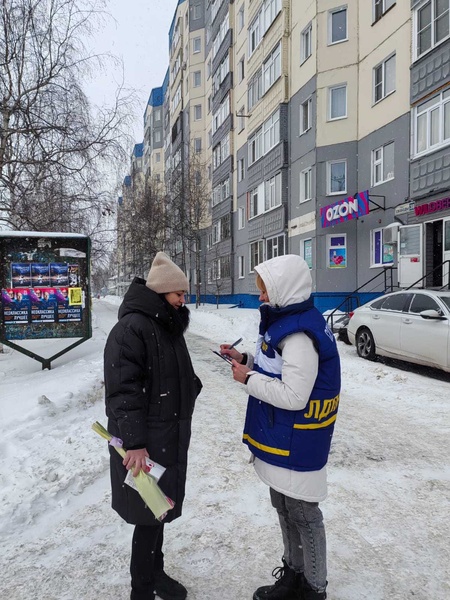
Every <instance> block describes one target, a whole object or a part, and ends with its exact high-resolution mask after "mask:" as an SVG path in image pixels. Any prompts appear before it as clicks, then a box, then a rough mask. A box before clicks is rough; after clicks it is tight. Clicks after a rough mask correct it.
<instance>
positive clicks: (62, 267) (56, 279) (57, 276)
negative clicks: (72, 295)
mask: <svg viewBox="0 0 450 600" xmlns="http://www.w3.org/2000/svg"><path fill="white" fill-rule="evenodd" d="M50 284H51V285H53V286H55V287H56V286H58V287H60V286H68V285H69V266H68V265H67V264H66V263H50Z"/></svg>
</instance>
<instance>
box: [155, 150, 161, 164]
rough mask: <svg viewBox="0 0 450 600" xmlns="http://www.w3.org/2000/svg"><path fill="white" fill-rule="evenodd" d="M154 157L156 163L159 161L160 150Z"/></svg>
mask: <svg viewBox="0 0 450 600" xmlns="http://www.w3.org/2000/svg"><path fill="white" fill-rule="evenodd" d="M155 158H156V162H157V163H159V162H161V152H157V153H156V155H155Z"/></svg>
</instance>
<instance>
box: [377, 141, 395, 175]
mask: <svg viewBox="0 0 450 600" xmlns="http://www.w3.org/2000/svg"><path fill="white" fill-rule="evenodd" d="M388 146H392V148H393V153H392V158H393V160H394V161H395V146H394V142H388V143H387V144H384V145H383V146H380V147H379V148H375V150H372V161H371V162H372V186H376V185H380V184H382V183H385V182H386V181H391V180H392V179H394V177H395V167H394V165H392V171H389V173H385V169H386V164H385V163H386V161H385V149H386V148H387V147H388ZM394 164H395V163H394ZM378 173H379V174H380V176H379V175H378Z"/></svg>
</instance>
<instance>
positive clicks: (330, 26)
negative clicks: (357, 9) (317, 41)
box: [328, 4, 348, 46]
mask: <svg viewBox="0 0 450 600" xmlns="http://www.w3.org/2000/svg"><path fill="white" fill-rule="evenodd" d="M342 11H345V38H342V39H341V40H333V15H335V14H337V13H339V12H342ZM344 42H348V7H347V5H346V4H344V5H342V6H337V7H336V8H333V9H332V10H329V11H328V46H333V45H334V44H342V43H344Z"/></svg>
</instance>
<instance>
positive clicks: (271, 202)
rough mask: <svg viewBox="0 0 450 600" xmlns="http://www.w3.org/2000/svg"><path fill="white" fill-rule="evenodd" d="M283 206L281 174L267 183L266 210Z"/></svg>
mask: <svg viewBox="0 0 450 600" xmlns="http://www.w3.org/2000/svg"><path fill="white" fill-rule="evenodd" d="M280 205H281V173H277V175H275V176H274V177H271V178H270V179H268V180H267V181H266V182H265V197H264V210H265V211H267V210H271V209H272V208H275V207H276V206H280Z"/></svg>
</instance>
